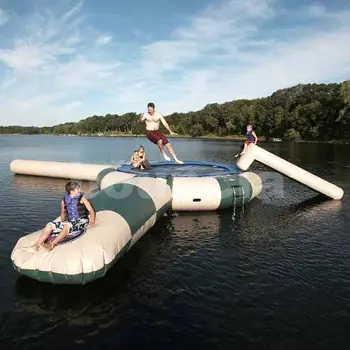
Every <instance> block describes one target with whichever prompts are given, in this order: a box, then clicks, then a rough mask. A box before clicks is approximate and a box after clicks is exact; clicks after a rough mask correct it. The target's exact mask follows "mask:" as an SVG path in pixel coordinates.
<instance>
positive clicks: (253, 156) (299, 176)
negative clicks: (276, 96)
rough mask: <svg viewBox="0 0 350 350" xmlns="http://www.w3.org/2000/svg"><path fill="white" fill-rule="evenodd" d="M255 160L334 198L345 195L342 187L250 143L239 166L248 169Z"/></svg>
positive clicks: (240, 159)
mask: <svg viewBox="0 0 350 350" xmlns="http://www.w3.org/2000/svg"><path fill="white" fill-rule="evenodd" d="M254 160H256V161H258V162H260V163H262V164H265V165H267V166H268V167H270V168H272V169H274V170H276V171H278V172H279V173H281V174H283V175H286V176H288V177H289V178H291V179H293V180H295V181H297V182H299V183H301V184H303V185H305V186H307V187H310V188H311V189H313V190H314V191H316V192H318V193H321V194H323V195H325V196H328V197H330V198H332V199H336V200H339V199H341V198H342V197H343V195H344V191H343V189H341V188H340V187H338V186H336V185H334V184H332V183H330V182H328V181H326V180H323V179H321V178H320V177H318V176H316V175H314V174H311V173H310V172H308V171H306V170H304V169H302V168H300V167H298V166H296V165H294V164H292V163H290V162H288V161H286V160H284V159H282V158H280V157H278V156H276V155H274V154H273V153H271V152H268V151H266V150H264V149H263V148H261V147H259V146H257V145H254V144H251V145H249V147H248V149H247V151H246V153H245V154H243V155H242V156H241V157H240V158H239V159H238V161H237V166H238V167H239V168H240V169H241V170H243V171H246V170H248V169H249V167H250V165H251V164H252V163H253V162H254Z"/></svg>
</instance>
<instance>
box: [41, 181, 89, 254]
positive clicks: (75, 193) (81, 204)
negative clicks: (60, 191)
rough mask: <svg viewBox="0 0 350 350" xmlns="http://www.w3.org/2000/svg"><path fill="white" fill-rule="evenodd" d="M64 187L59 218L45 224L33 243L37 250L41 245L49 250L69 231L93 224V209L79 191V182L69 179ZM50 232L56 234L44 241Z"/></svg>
mask: <svg viewBox="0 0 350 350" xmlns="http://www.w3.org/2000/svg"><path fill="white" fill-rule="evenodd" d="M65 189H66V192H67V194H66V195H65V196H64V197H63V198H62V201H61V218H60V219H61V220H60V221H57V222H56V221H51V222H49V223H47V224H46V226H45V228H44V230H43V233H42V234H41V236H40V237H39V239H38V240H37V242H36V243H35V248H36V249H37V250H38V249H39V248H40V246H41V245H43V246H44V247H45V248H47V249H49V250H51V249H53V248H54V247H55V246H56V245H57V244H58V243H60V242H61V241H62V240H63V239H64V238H65V237H66V236H67V235H68V234H69V233H71V232H73V231H77V230H82V229H85V228H86V227H87V226H88V225H89V224H90V225H94V224H95V211H94V209H93V207H92V205H91V204H90V202H89V200H88V199H87V198H86V197H85V196H84V193H83V192H80V185H79V183H77V182H74V181H70V182H68V183H67V184H66V186H65ZM89 215H90V217H89ZM52 232H54V233H58V235H57V236H56V237H55V238H54V240H52V241H51V242H50V243H48V242H46V243H45V241H46V240H47V239H48V237H49V236H50V235H51V233H52Z"/></svg>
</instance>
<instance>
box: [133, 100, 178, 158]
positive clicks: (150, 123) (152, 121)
mask: <svg viewBox="0 0 350 350" xmlns="http://www.w3.org/2000/svg"><path fill="white" fill-rule="evenodd" d="M138 121H139V122H140V123H141V122H145V123H146V137H147V138H148V139H149V140H150V141H151V142H152V143H154V144H155V145H157V146H158V148H159V151H160V154H161V155H162V157H163V158H164V159H165V160H167V161H170V160H171V159H170V157H169V156H168V155H167V154H166V153H165V152H164V147H165V148H166V149H167V150H168V152H169V153H170V154H171V155H172V157H173V158H174V161H175V162H176V163H178V164H183V162H182V161H181V160H179V159H178V158H177V156H176V154H175V152H174V150H173V148H172V146H171V144H170V143H169V141H168V139H167V138H166V137H165V135H164V134H163V133H161V132H160V131H159V126H160V123H159V122H162V124H163V125H164V127H165V128H166V129H167V130H168V131H169V133H170V135H177V133H175V132H173V131H172V130H171V129H170V127H169V125H168V123H167V122H166V120H165V118H164V117H163V115H162V114H161V113H159V112H157V111H156V110H155V105H154V103H153V102H150V103H148V105H147V113H144V114H141V116H140V118H139V120H138Z"/></svg>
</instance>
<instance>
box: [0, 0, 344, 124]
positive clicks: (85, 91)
mask: <svg viewBox="0 0 350 350" xmlns="http://www.w3.org/2000/svg"><path fill="white" fill-rule="evenodd" d="M349 43H350V2H349V1H348V0H332V1H330V0H320V1H317V0H316V1H308V0H304V1H301V0H147V1H145V0H128V1H122V0H103V1H102V0H101V1H96V0H85V1H72V0H59V1H58V0H30V1H29V0H0V125H23V126H44V125H47V126H51V125H56V124H60V123H65V122H70V121H78V120H81V119H84V118H87V117H88V116H92V115H95V114H96V115H105V114H107V113H111V114H123V113H127V112H136V113H141V112H144V111H145V110H146V105H147V103H148V102H150V101H151V102H154V103H155V105H156V109H157V110H159V111H160V112H161V113H163V114H165V115H167V114H170V113H173V112H188V111H194V110H199V109H201V108H203V107H204V106H205V105H206V104H209V103H216V102H217V103H223V102H226V101H233V100H235V99H240V98H249V99H250V98H256V97H264V96H269V95H270V94H271V93H273V92H274V91H276V90H278V89H281V88H285V87H289V86H294V85H296V84H299V83H302V84H303V83H305V84H306V83H322V82H325V83H331V82H336V83H338V82H341V81H344V80H348V79H350V45H349Z"/></svg>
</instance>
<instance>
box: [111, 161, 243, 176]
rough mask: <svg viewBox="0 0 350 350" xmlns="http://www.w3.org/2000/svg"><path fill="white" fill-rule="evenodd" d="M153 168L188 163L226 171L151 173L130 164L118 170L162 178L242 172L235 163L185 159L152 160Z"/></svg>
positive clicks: (224, 174) (223, 174) (225, 174)
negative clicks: (182, 160)
mask: <svg viewBox="0 0 350 350" xmlns="http://www.w3.org/2000/svg"><path fill="white" fill-rule="evenodd" d="M150 164H151V166H152V168H153V169H154V168H156V167H157V166H174V167H180V166H188V165H198V166H210V167H213V168H221V169H225V170H226V172H223V173H214V172H212V173H205V174H198V175H194V174H193V172H189V174H188V175H187V174H174V175H170V174H162V173H159V174H157V173H149V172H148V171H147V170H140V169H133V168H131V165H129V164H122V165H121V166H120V167H119V168H117V169H116V170H117V171H119V172H122V173H129V174H135V175H137V176H146V177H160V178H168V177H218V176H227V175H237V174H240V173H241V172H242V171H241V170H240V169H239V168H238V167H237V166H235V165H231V164H226V163H218V162H207V161H198V160H196V161H184V163H183V164H177V163H175V162H167V161H160V162H150ZM153 169H152V170H153Z"/></svg>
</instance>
